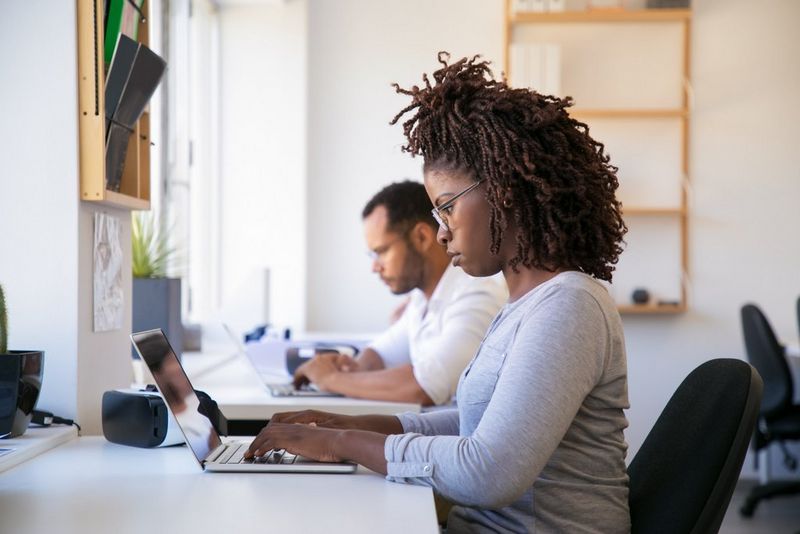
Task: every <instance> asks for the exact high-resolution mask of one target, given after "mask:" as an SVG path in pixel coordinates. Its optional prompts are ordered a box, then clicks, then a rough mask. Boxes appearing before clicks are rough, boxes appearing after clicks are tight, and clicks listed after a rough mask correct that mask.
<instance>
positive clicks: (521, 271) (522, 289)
mask: <svg viewBox="0 0 800 534" xmlns="http://www.w3.org/2000/svg"><path fill="white" fill-rule="evenodd" d="M517 270H518V272H514V269H512V268H511V267H510V266H508V265H507V266H505V267H503V276H504V277H505V279H506V284H507V285H508V301H509V302H514V301H516V300H517V299H519V298H520V297H522V296H524V295H525V294H527V293H528V292H529V291H531V290H532V289H533V288H535V287H536V286H538V285H540V284H543V283H544V282H547V281H548V280H550V279H552V278H554V277H555V276H556V275H558V274H561V273H563V272H565V271H567V270H568V269H556V270H555V271H545V270H543V269H536V268H532V267H524V266H517Z"/></svg>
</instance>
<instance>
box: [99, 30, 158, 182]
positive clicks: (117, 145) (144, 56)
mask: <svg viewBox="0 0 800 534" xmlns="http://www.w3.org/2000/svg"><path fill="white" fill-rule="evenodd" d="M166 68H167V63H166V62H165V61H164V60H163V59H162V58H161V57H160V56H159V55H158V54H156V53H155V52H153V51H152V50H150V49H149V48H147V47H146V46H145V45H143V44H141V43H137V42H136V41H134V40H133V39H131V38H130V37H128V36H127V35H124V34H121V35H120V36H119V42H118V43H117V48H116V51H115V52H114V57H113V59H112V60H111V66H110V67H109V70H108V77H107V79H106V93H105V100H106V189H109V190H111V191H119V190H120V185H121V181H122V171H123V169H124V168H125V157H126V154H127V151H128V142H129V140H130V136H131V134H132V133H133V132H134V126H135V125H136V121H138V120H139V117H141V116H142V113H143V112H144V108H145V107H146V106H147V102H148V101H149V100H150V97H151V96H153V93H154V92H155V90H156V87H158V84H159V82H160V81H161V77H162V76H163V75H164V71H165V70H166Z"/></svg>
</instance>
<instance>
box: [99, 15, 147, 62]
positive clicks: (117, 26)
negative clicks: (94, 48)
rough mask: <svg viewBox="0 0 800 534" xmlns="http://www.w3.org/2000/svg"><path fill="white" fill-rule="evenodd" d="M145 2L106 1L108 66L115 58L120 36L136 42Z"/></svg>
mask: <svg viewBox="0 0 800 534" xmlns="http://www.w3.org/2000/svg"><path fill="white" fill-rule="evenodd" d="M142 4H144V0H105V11H104V13H105V26H104V27H105V51H104V58H105V62H106V65H108V64H109V63H111V60H112V58H113V57H114V49H115V48H116V46H117V41H118V40H119V36H120V35H127V36H128V37H130V38H131V39H133V40H134V41H135V40H136V38H137V34H138V31H139V21H140V20H141V17H142Z"/></svg>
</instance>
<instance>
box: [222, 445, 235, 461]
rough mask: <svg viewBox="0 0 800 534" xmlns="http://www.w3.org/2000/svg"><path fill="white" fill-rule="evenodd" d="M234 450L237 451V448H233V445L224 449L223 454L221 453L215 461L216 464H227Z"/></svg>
mask: <svg viewBox="0 0 800 534" xmlns="http://www.w3.org/2000/svg"><path fill="white" fill-rule="evenodd" d="M236 449H238V447H237V446H235V445H229V446H228V447H227V448H226V449H225V452H223V453H222V454H221V455H220V456H219V459H217V462H218V463H221V464H226V463H228V460H230V458H231V456H233V454H234V453H235V452H236Z"/></svg>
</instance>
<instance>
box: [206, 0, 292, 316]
mask: <svg viewBox="0 0 800 534" xmlns="http://www.w3.org/2000/svg"><path fill="white" fill-rule="evenodd" d="M219 28H220V100H221V103H220V121H219V123H220V134H219V139H220V182H221V185H220V189H221V191H222V198H221V199H220V204H221V221H222V222H221V228H220V240H221V253H222V254H221V258H220V261H221V264H220V279H221V282H222V286H221V294H222V301H223V302H222V303H223V311H222V319H224V320H227V321H231V314H234V315H235V314H236V310H235V308H234V306H232V305H231V304H232V303H234V302H238V303H239V304H240V307H241V306H244V308H245V310H246V311H252V310H253V309H254V308H258V302H260V299H261V285H260V281H261V279H262V278H263V277H262V276H261V273H262V272H263V269H264V268H268V269H269V270H270V278H271V306H270V307H271V310H270V314H269V315H270V316H271V317H272V318H274V320H275V321H276V322H278V323H280V324H281V325H289V326H292V327H293V328H295V329H300V328H302V327H303V326H304V322H305V319H304V318H305V283H304V282H305V270H306V256H305V224H306V205H305V203H304V202H303V199H304V198H305V187H306V185H305V158H306V148H305V142H306V139H305V135H306V134H305V132H306V130H305V128H306V31H307V30H306V2H305V1H293V2H288V3H286V4H283V5H280V4H279V5H253V6H234V7H223V8H221V9H220V11H219ZM248 304H249V307H248ZM248 317H250V318H251V319H250V320H255V319H252V317H253V315H252V313H251V314H250V315H249V316H248V315H246V314H245V315H244V316H243V317H242V318H241V319H240V324H238V325H237V326H241V327H244V326H252V323H249V324H248V323H246V322H245V321H246V320H247V318H248ZM233 319H234V320H233V321H231V322H233V323H236V322H237V321H236V317H234V318H233Z"/></svg>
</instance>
